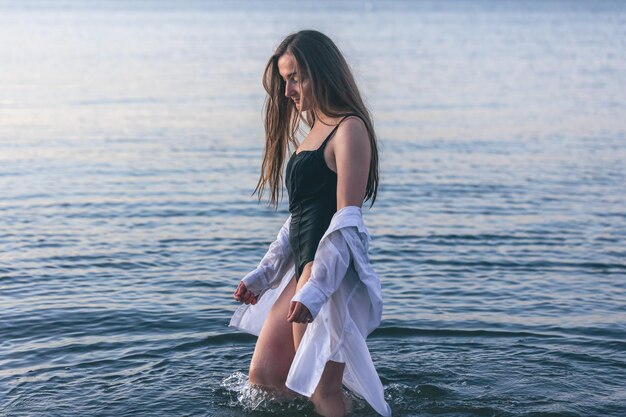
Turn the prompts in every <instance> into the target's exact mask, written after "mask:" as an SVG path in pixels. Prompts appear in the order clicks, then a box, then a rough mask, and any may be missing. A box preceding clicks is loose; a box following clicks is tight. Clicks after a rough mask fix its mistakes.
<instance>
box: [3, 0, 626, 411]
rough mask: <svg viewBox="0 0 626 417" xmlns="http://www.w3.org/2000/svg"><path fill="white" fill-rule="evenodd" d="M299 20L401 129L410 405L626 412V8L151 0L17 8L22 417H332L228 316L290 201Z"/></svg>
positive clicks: (391, 196) (398, 299) (391, 341)
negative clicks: (270, 122) (277, 53)
mask: <svg viewBox="0 0 626 417" xmlns="http://www.w3.org/2000/svg"><path fill="white" fill-rule="evenodd" d="M301 28H316V29H318V30H322V31H324V32H326V33H327V34H329V35H330V36H331V37H332V38H333V39H334V40H335V41H336V42H337V43H338V44H339V46H340V47H341V48H342V49H343V50H344V52H345V54H346V55H347V57H348V59H349V61H350V63H351V65H352V66H353V69H354V72H355V75H356V78H357V81H358V82H359V84H360V85H361V87H362V90H363V94H364V96H365V97H366V100H367V102H368V104H369V105H370V107H371V110H372V113H373V115H374V123H375V127H376V129H377V132H378V134H379V137H380V145H381V154H380V155H381V186H380V191H379V195H378V200H377V202H376V204H375V205H374V207H373V208H372V209H368V208H367V207H369V204H368V205H366V206H365V207H364V218H365V222H366V224H367V226H368V228H369V231H370V233H371V234H372V244H371V253H370V255H371V259H372V264H373V267H374V269H375V270H376V271H377V273H378V274H379V276H380V278H381V280H382V286H383V296H384V302H385V310H384V315H383V322H382V324H381V326H380V328H379V329H377V330H376V331H375V332H374V333H373V334H372V335H371V336H370V338H369V339H368V346H369V348H370V351H371V354H372V358H373V360H374V363H375V365H376V367H377V369H378V371H379V374H380V376H381V379H382V381H383V384H384V387H385V393H386V396H387V400H388V402H389V403H390V405H391V407H392V410H393V412H394V415H395V416H435V415H437V416H516V417H517V416H528V417H530V416H532V417H538V416H568V417H569V416H580V417H583V416H585V417H586V416H615V417H619V416H623V415H626V383H625V382H624V381H626V186H624V184H626V164H625V161H626V124H625V123H624V120H626V104H625V103H626V89H625V88H624V86H625V85H626V42H625V41H624V40H625V39H626V3H623V2H619V1H595V2H585V1H549V2H539V1H531V2H499V1H498V2H496V1H493V2H491V1H423V2H399V1H390V2H380V1H370V2H360V1H352V2H342V3H340V4H338V5H337V4H334V3H333V2H316V3H295V2H263V3H260V2H254V3H252V2H237V3H232V4H229V5H220V4H218V3H212V2H201V1H185V2H174V1H152V0H151V1H145V2H144V1H142V2H139V1H132V2H121V1H95V2H89V3H84V2H77V1H76V2H73V1H72V2H67V1H59V2H44V1H39V2H34V1H29V2H3V3H0V38H1V39H2V42H1V43H0V62H1V63H2V64H1V68H2V70H1V71H0V92H1V94H0V415H3V416H4V415H6V416H116V417H121V416H154V415H163V416H261V415H268V416H269V415H281V416H294V417H295V416H313V415H314V413H313V410H312V407H311V406H310V405H309V404H307V403H306V402H305V401H294V402H292V403H280V402H277V401H275V400H273V399H271V398H268V397H267V396H264V395H263V393H259V392H255V391H254V390H251V389H250V387H249V386H248V385H247V375H246V373H247V371H248V365H249V361H250V358H251V356H252V352H253V348H254V343H255V338H254V337H252V336H249V335H245V334H241V333H238V332H235V331H233V330H231V329H229V328H228V327H227V323H228V321H229V319H230V316H231V314H232V312H233V311H234V309H235V308H236V306H237V304H236V303H235V302H234V301H233V300H232V293H233V291H234V289H235V287H236V285H237V283H238V281H239V280H240V279H241V278H242V277H243V276H244V275H245V274H246V273H247V272H248V271H250V270H252V269H253V268H254V267H255V266H256V264H257V263H258V261H259V260H260V259H261V257H262V256H263V254H264V253H265V251H266V249H267V247H268V245H269V243H270V242H271V241H272V239H273V238H274V237H275V235H276V233H277V231H278V229H279V228H280V226H281V225H282V223H283V222H284V220H285V219H286V217H287V215H288V212H287V207H286V193H285V196H284V197H285V200H284V201H283V203H282V204H281V206H280V208H279V210H278V211H277V212H274V211H273V210H272V209H270V208H268V207H266V206H265V205H264V204H257V200H256V197H251V196H250V194H251V192H252V190H253V189H254V186H255V185H256V181H257V179H258V174H259V172H260V164H261V157H262V146H263V125H262V117H261V107H262V104H263V99H264V91H263V89H262V86H261V74H262V71H263V68H264V65H265V63H266V60H267V59H268V57H269V55H270V54H271V53H272V51H273V48H274V47H275V46H276V45H277V44H278V42H279V41H280V40H281V39H282V37H283V36H284V35H286V34H288V33H290V32H291V31H294V30H298V29H301ZM355 401H356V404H355V408H356V410H355V412H354V415H355V416H373V415H375V414H374V412H373V411H372V410H371V409H370V408H369V406H368V405H367V404H366V403H364V402H363V401H362V400H359V399H357V398H355Z"/></svg>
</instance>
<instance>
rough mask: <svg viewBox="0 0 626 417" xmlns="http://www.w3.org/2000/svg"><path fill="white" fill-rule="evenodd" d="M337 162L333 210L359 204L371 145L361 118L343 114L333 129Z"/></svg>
mask: <svg viewBox="0 0 626 417" xmlns="http://www.w3.org/2000/svg"><path fill="white" fill-rule="evenodd" d="M333 149H334V154H335V163H336V164H337V210H340V209H341V208H343V207H346V206H357V207H361V205H362V204H363V200H364V198H365V189H366V187H367V179H368V177H369V170H370V158H371V153H372V150H371V145H370V140H369V135H368V133H367V129H366V128H365V124H364V123H363V121H362V120H361V119H359V118H357V117H349V118H347V119H346V120H345V121H344V122H343V123H342V124H341V126H340V127H339V128H338V129H337V133H336V136H335V140H334V148H333Z"/></svg>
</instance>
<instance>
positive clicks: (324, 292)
mask: <svg viewBox="0 0 626 417" xmlns="http://www.w3.org/2000/svg"><path fill="white" fill-rule="evenodd" d="M346 229H353V230H355V231H356V228H354V227H347V228H346ZM350 260H351V255H350V249H349V247H348V244H347V242H346V240H345V238H344V236H343V234H342V231H341V229H339V230H335V231H334V232H332V233H330V234H329V235H328V236H326V238H324V239H323V240H322V241H321V242H320V244H319V246H318V248H317V252H315V259H314V261H313V269H312V270H311V277H310V278H309V280H308V281H307V282H306V284H304V285H303V286H302V288H300V290H299V291H298V292H296V294H295V295H294V297H293V298H292V299H291V301H299V302H301V303H302V304H304V305H305V306H306V308H308V309H309V311H310V312H311V316H312V317H313V318H315V317H316V316H317V314H318V313H319V311H320V309H321V308H322V306H323V305H324V304H325V303H326V302H327V301H328V299H329V298H330V297H331V296H332V295H333V293H334V292H335V291H337V289H338V288H339V285H340V284H341V281H342V280H343V278H344V277H345V275H346V272H347V271H348V266H349V265H350Z"/></svg>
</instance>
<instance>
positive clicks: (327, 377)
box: [293, 261, 346, 396]
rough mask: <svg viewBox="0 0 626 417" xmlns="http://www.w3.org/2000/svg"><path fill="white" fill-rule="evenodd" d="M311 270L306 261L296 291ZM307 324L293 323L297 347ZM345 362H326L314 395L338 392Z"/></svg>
mask: <svg viewBox="0 0 626 417" xmlns="http://www.w3.org/2000/svg"><path fill="white" fill-rule="evenodd" d="M312 270H313V261H311V262H309V263H307V264H306V265H305V266H304V270H303V271H302V275H300V279H299V280H298V285H297V287H296V291H299V290H300V288H302V287H303V286H304V284H306V283H307V281H308V280H309V278H310V277H311V272H312ZM306 328H307V324H306V323H305V324H300V323H293V338H294V345H295V347H296V349H297V347H298V346H299V345H300V342H301V341H302V338H303V337H304V333H305V332H306ZM345 366H346V364H345V363H343V362H334V361H328V362H326V366H325V367H324V371H323V373H322V377H321V379H320V382H319V384H318V386H317V388H316V390H315V394H314V395H322V396H324V395H328V394H329V393H333V394H335V393H338V392H340V391H339V390H340V389H341V382H342V380H343V372H344V369H345Z"/></svg>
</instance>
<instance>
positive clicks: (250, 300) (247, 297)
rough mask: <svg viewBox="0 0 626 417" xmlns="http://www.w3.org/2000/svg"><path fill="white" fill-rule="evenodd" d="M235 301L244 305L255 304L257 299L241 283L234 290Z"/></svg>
mask: <svg viewBox="0 0 626 417" xmlns="http://www.w3.org/2000/svg"><path fill="white" fill-rule="evenodd" d="M234 297H235V300H237V301H239V302H240V303H245V304H256V302H257V300H258V298H257V296H256V295H254V293H253V292H252V291H248V289H247V288H246V285H245V284H244V283H243V282H240V283H239V285H238V286H237V289H236V290H235V294H234Z"/></svg>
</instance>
